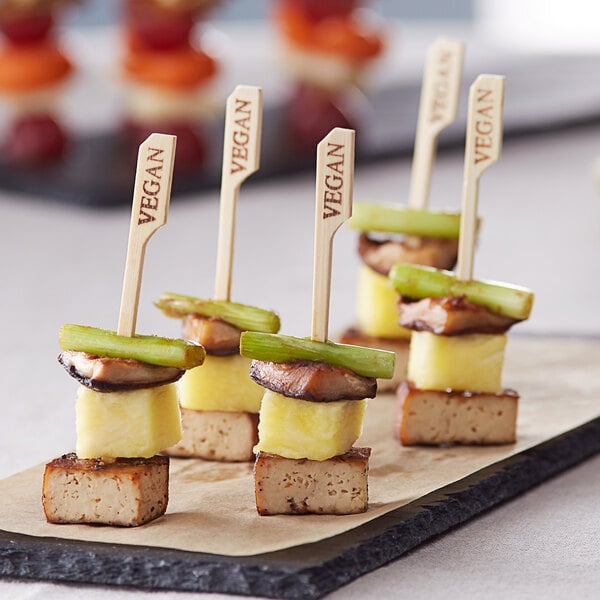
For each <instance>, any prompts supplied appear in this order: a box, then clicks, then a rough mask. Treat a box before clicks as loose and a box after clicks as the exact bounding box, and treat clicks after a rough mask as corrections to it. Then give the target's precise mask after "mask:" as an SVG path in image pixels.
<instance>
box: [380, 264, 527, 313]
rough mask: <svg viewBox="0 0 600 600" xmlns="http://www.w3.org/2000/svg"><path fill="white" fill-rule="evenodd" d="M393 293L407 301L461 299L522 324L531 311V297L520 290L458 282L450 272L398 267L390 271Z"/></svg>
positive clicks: (491, 283) (498, 284)
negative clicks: (453, 297) (451, 297)
mask: <svg viewBox="0 0 600 600" xmlns="http://www.w3.org/2000/svg"><path fill="white" fill-rule="evenodd" d="M389 277H390V279H391V280H392V283H393V284H394V287H395V288H396V290H397V292H398V293H399V294H400V295H402V296H406V297H407V298H413V299H420V298H444V297H446V296H464V297H465V298H466V299H467V300H470V301H471V302H474V303H475V304H480V305H481V306H484V307H485V308H487V309H488V310H489V311H490V312H493V313H496V314H498V315H503V316H505V317H510V318H512V319H518V320H520V321H523V320H525V319H528V318H529V315H530V314H531V309H532V308H533V300H534V293H533V292H532V291H531V290H529V289H527V288H524V287H519V286H515V285H511V284H508V283H501V282H498V281H478V280H476V279H471V280H469V281H460V280H458V279H456V275H455V274H454V273H453V272H451V271H442V270H439V269H433V268H431V267H423V266H418V265H408V264H398V265H394V266H393V267H392V269H391V270H390V275H389Z"/></svg>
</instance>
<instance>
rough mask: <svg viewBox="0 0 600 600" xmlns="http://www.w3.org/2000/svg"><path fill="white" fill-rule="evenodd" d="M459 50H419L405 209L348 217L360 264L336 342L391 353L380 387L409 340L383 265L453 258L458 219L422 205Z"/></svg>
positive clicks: (453, 108)
mask: <svg viewBox="0 0 600 600" xmlns="http://www.w3.org/2000/svg"><path fill="white" fill-rule="evenodd" d="M463 54H464V44H463V43H462V42H459V41H456V40H451V39H447V38H439V39H438V40H436V41H435V42H434V43H433V44H432V46H431V47H430V49H429V51H428V53H427V58H426V61H425V69H424V75H423V85H422V89H421V99H420V103H419V117H418V121H417V132H416V138H415V149H414V157H413V163H412V172H411V182H410V193H409V202H408V207H407V208H403V207H401V206H398V205H395V204H364V203H356V205H355V208H354V215H353V216H352V219H350V221H349V222H348V225H349V226H350V227H353V228H355V229H358V230H359V231H360V232H361V234H360V237H359V242H358V252H359V255H360V257H361V259H362V262H363V264H362V266H361V268H360V271H359V277H358V291H357V326H356V327H352V328H350V329H348V330H347V331H345V332H344V333H343V334H342V336H341V338H340V340H341V341H342V342H344V343H348V344H362V345H366V346H372V347H376V348H385V349H387V350H392V351H395V352H396V354H397V361H396V373H395V374H394V377H393V378H392V379H391V380H390V381H387V382H380V388H381V389H382V390H391V389H395V388H396V387H397V385H398V384H399V383H400V381H401V380H402V379H403V377H404V375H405V373H406V361H407V357H408V342H409V339H410V331H408V330H407V329H405V328H402V327H400V326H399V325H398V323H397V313H396V292H395V290H394V288H393V286H392V285H391V283H390V281H389V279H388V274H389V271H390V269H391V267H392V266H393V265H394V264H396V263H414V264H424V265H428V266H432V267H437V268H443V269H451V268H452V267H454V264H455V261H456V256H457V238H458V232H459V222H460V216H459V215H458V214H452V213H442V212H433V211H430V210H428V199H429V188H430V182H431V172H432V166H433V161H434V158H435V152H436V146H437V139H438V136H439V134H440V133H441V132H442V131H443V130H444V129H445V128H446V127H448V126H449V125H450V124H451V123H452V122H453V121H454V120H455V119H456V114H457V111H458V100H459V95H460V82H461V76H462V64H463ZM372 234H375V236H373V235H372ZM381 236H384V239H383V240H381V239H379V238H381ZM397 236H403V237H402V238H401V239H397Z"/></svg>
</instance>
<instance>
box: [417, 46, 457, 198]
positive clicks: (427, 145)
mask: <svg viewBox="0 0 600 600" xmlns="http://www.w3.org/2000/svg"><path fill="white" fill-rule="evenodd" d="M464 52H465V46H464V43H463V42H461V41H458V40H452V39H448V38H444V37H441V38H438V39H437V40H436V41H435V42H433V44H432V45H431V46H430V47H429V50H428V52H427V57H426V59H425V68H424V72H423V85H422V87H421V98H420V101H419V116H418V118H417V133H416V136H415V149H414V154H413V162H412V167H411V178H410V188H409V194H408V206H409V208H412V209H415V210H425V209H426V208H427V205H428V200H429V188H430V186H431V170H432V167H433V161H434V158H435V153H436V149H437V140H438V136H439V135H440V133H441V132H442V131H443V130H444V129H445V128H446V127H448V126H449V125H450V124H451V123H453V122H454V120H455V119H456V115H457V113H458V101H459V97H460V83H461V79H462V70H463V58H464Z"/></svg>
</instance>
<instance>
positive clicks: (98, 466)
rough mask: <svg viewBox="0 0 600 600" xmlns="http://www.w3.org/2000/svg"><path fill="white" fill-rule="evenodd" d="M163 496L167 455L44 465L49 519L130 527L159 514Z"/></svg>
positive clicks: (67, 458) (67, 459)
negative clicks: (110, 461) (109, 461)
mask: <svg viewBox="0 0 600 600" xmlns="http://www.w3.org/2000/svg"><path fill="white" fill-rule="evenodd" d="M168 501H169V458H168V457H166V456H153V457H152V458H118V459H117V460H116V461H114V462H112V463H108V462H103V461H102V460H100V459H79V458H77V455H76V454H74V453H71V454H65V455H64V456H61V457H60V458H55V459H54V460H53V461H51V462H49V463H48V464H47V465H46V469H45V471H44V483H43V490H42V505H43V507H44V513H45V514H46V519H47V520H48V521H49V522H50V523H97V524H103V525H118V526H122V527H136V526H137V525H143V524H144V523H147V522H148V521H152V520H153V519H156V518H157V517H160V516H161V515H163V514H164V513H165V511H166V510H167V503H168Z"/></svg>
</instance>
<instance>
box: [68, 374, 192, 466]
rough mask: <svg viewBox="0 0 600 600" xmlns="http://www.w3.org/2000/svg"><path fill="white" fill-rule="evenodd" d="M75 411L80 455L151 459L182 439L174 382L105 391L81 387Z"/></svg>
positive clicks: (81, 456)
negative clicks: (150, 386) (127, 389)
mask: <svg viewBox="0 0 600 600" xmlns="http://www.w3.org/2000/svg"><path fill="white" fill-rule="evenodd" d="M75 412H76V415H77V448H76V452H77V456H78V457H79V458H118V457H123V458H135V457H141V458H149V457H151V456H154V455H155V454H156V453H158V452H160V451H161V450H164V449H165V448H168V447H169V446H172V445H173V444H176V443H177V442H178V441H179V440H180V439H181V417H180V414H179V404H178V402H177V388H176V387H175V384H173V383H170V384H168V385H161V386H158V387H153V388H147V389H142V390H131V391H127V392H104V393H103V392H95V391H94V390H91V389H89V388H86V387H84V386H80V387H79V390H78V393H77V402H76V405H75Z"/></svg>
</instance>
